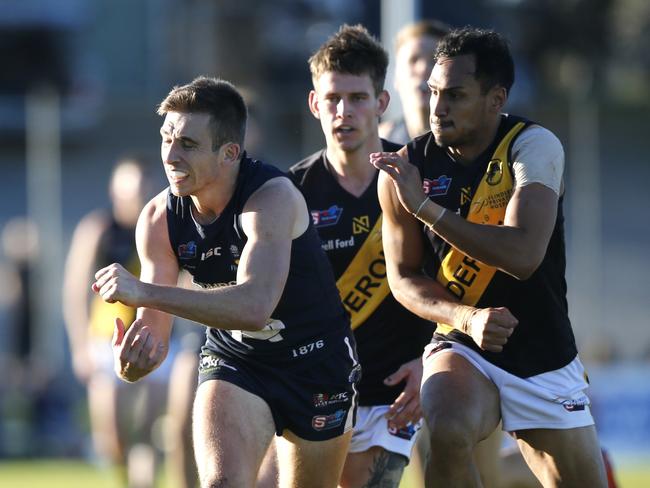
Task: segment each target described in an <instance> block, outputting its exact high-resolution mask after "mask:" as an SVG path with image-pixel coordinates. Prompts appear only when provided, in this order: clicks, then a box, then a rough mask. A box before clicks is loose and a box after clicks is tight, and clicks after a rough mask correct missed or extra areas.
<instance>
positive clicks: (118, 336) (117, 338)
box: [112, 317, 125, 346]
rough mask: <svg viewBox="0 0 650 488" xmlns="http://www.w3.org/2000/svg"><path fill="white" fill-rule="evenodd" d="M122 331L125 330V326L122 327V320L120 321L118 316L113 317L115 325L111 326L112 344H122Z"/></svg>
mask: <svg viewBox="0 0 650 488" xmlns="http://www.w3.org/2000/svg"><path fill="white" fill-rule="evenodd" d="M124 332H125V327H124V322H122V319H121V318H119V317H115V327H114V328H113V341H112V343H113V346H119V345H120V344H122V340H123V339H124Z"/></svg>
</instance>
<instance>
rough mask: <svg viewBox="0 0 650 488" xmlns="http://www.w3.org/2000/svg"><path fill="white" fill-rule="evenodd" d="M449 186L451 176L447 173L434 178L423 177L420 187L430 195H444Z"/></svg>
mask: <svg viewBox="0 0 650 488" xmlns="http://www.w3.org/2000/svg"><path fill="white" fill-rule="evenodd" d="M450 186H451V178H449V177H448V176H447V175H442V176H439V177H438V178H436V179H435V180H430V179H428V178H425V179H424V181H423V182H422V189H423V190H424V193H426V194H427V195H429V196H432V197H437V196H442V195H446V194H447V192H448V191H449V187H450Z"/></svg>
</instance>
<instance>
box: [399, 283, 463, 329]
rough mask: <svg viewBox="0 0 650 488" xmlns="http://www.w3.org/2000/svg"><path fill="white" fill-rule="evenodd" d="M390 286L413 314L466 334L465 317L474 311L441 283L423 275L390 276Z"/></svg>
mask: <svg viewBox="0 0 650 488" xmlns="http://www.w3.org/2000/svg"><path fill="white" fill-rule="evenodd" d="M389 283H390V286H391V290H392V292H393V296H395V298H396V299H397V301H398V302H400V303H401V304H402V305H403V306H404V307H405V308H407V309H408V310H410V311H411V312H413V313H414V314H416V315H418V316H419V317H422V318H423V319H426V320H430V321H432V322H436V323H443V324H447V325H451V326H452V327H454V328H456V329H458V330H461V331H462V332H466V331H465V330H464V329H463V327H464V324H463V316H464V313H465V312H468V311H470V310H474V308H473V307H467V306H465V305H462V304H461V303H458V301H457V300H456V299H455V298H454V297H453V296H452V295H451V294H450V293H449V292H447V291H446V290H445V289H444V288H443V287H442V285H440V284H439V283H438V282H436V281H434V280H433V279H431V278H429V277H427V276H425V275H422V274H416V273H408V274H400V275H399V276H391V274H390V273H389Z"/></svg>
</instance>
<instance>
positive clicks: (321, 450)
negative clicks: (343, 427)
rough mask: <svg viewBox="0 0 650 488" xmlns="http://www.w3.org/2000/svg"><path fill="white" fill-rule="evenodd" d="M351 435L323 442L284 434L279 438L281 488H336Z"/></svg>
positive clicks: (278, 452) (288, 432) (347, 434)
mask: <svg viewBox="0 0 650 488" xmlns="http://www.w3.org/2000/svg"><path fill="white" fill-rule="evenodd" d="M351 437H352V432H351V431H350V432H346V433H345V434H342V435H340V436H338V437H334V438H332V439H328V440H323V441H309V440H306V439H301V438H300V437H298V436H296V435H295V434H293V433H291V432H290V431H285V432H284V433H283V436H282V437H281V438H278V439H276V448H277V454H278V464H279V472H280V487H281V488H302V487H305V486H309V487H310V488H334V487H336V486H337V485H338V482H339V478H340V476H341V471H342V470H343V464H344V462H345V457H346V455H347V452H348V446H349V445H350V438H351Z"/></svg>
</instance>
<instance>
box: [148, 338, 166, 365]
mask: <svg viewBox="0 0 650 488" xmlns="http://www.w3.org/2000/svg"><path fill="white" fill-rule="evenodd" d="M165 350H166V347H165V344H163V343H162V342H159V343H158V345H157V346H156V347H155V348H154V350H153V353H152V355H151V358H150V359H151V363H152V364H159V363H160V362H161V361H162V360H163V359H164V358H165Z"/></svg>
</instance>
